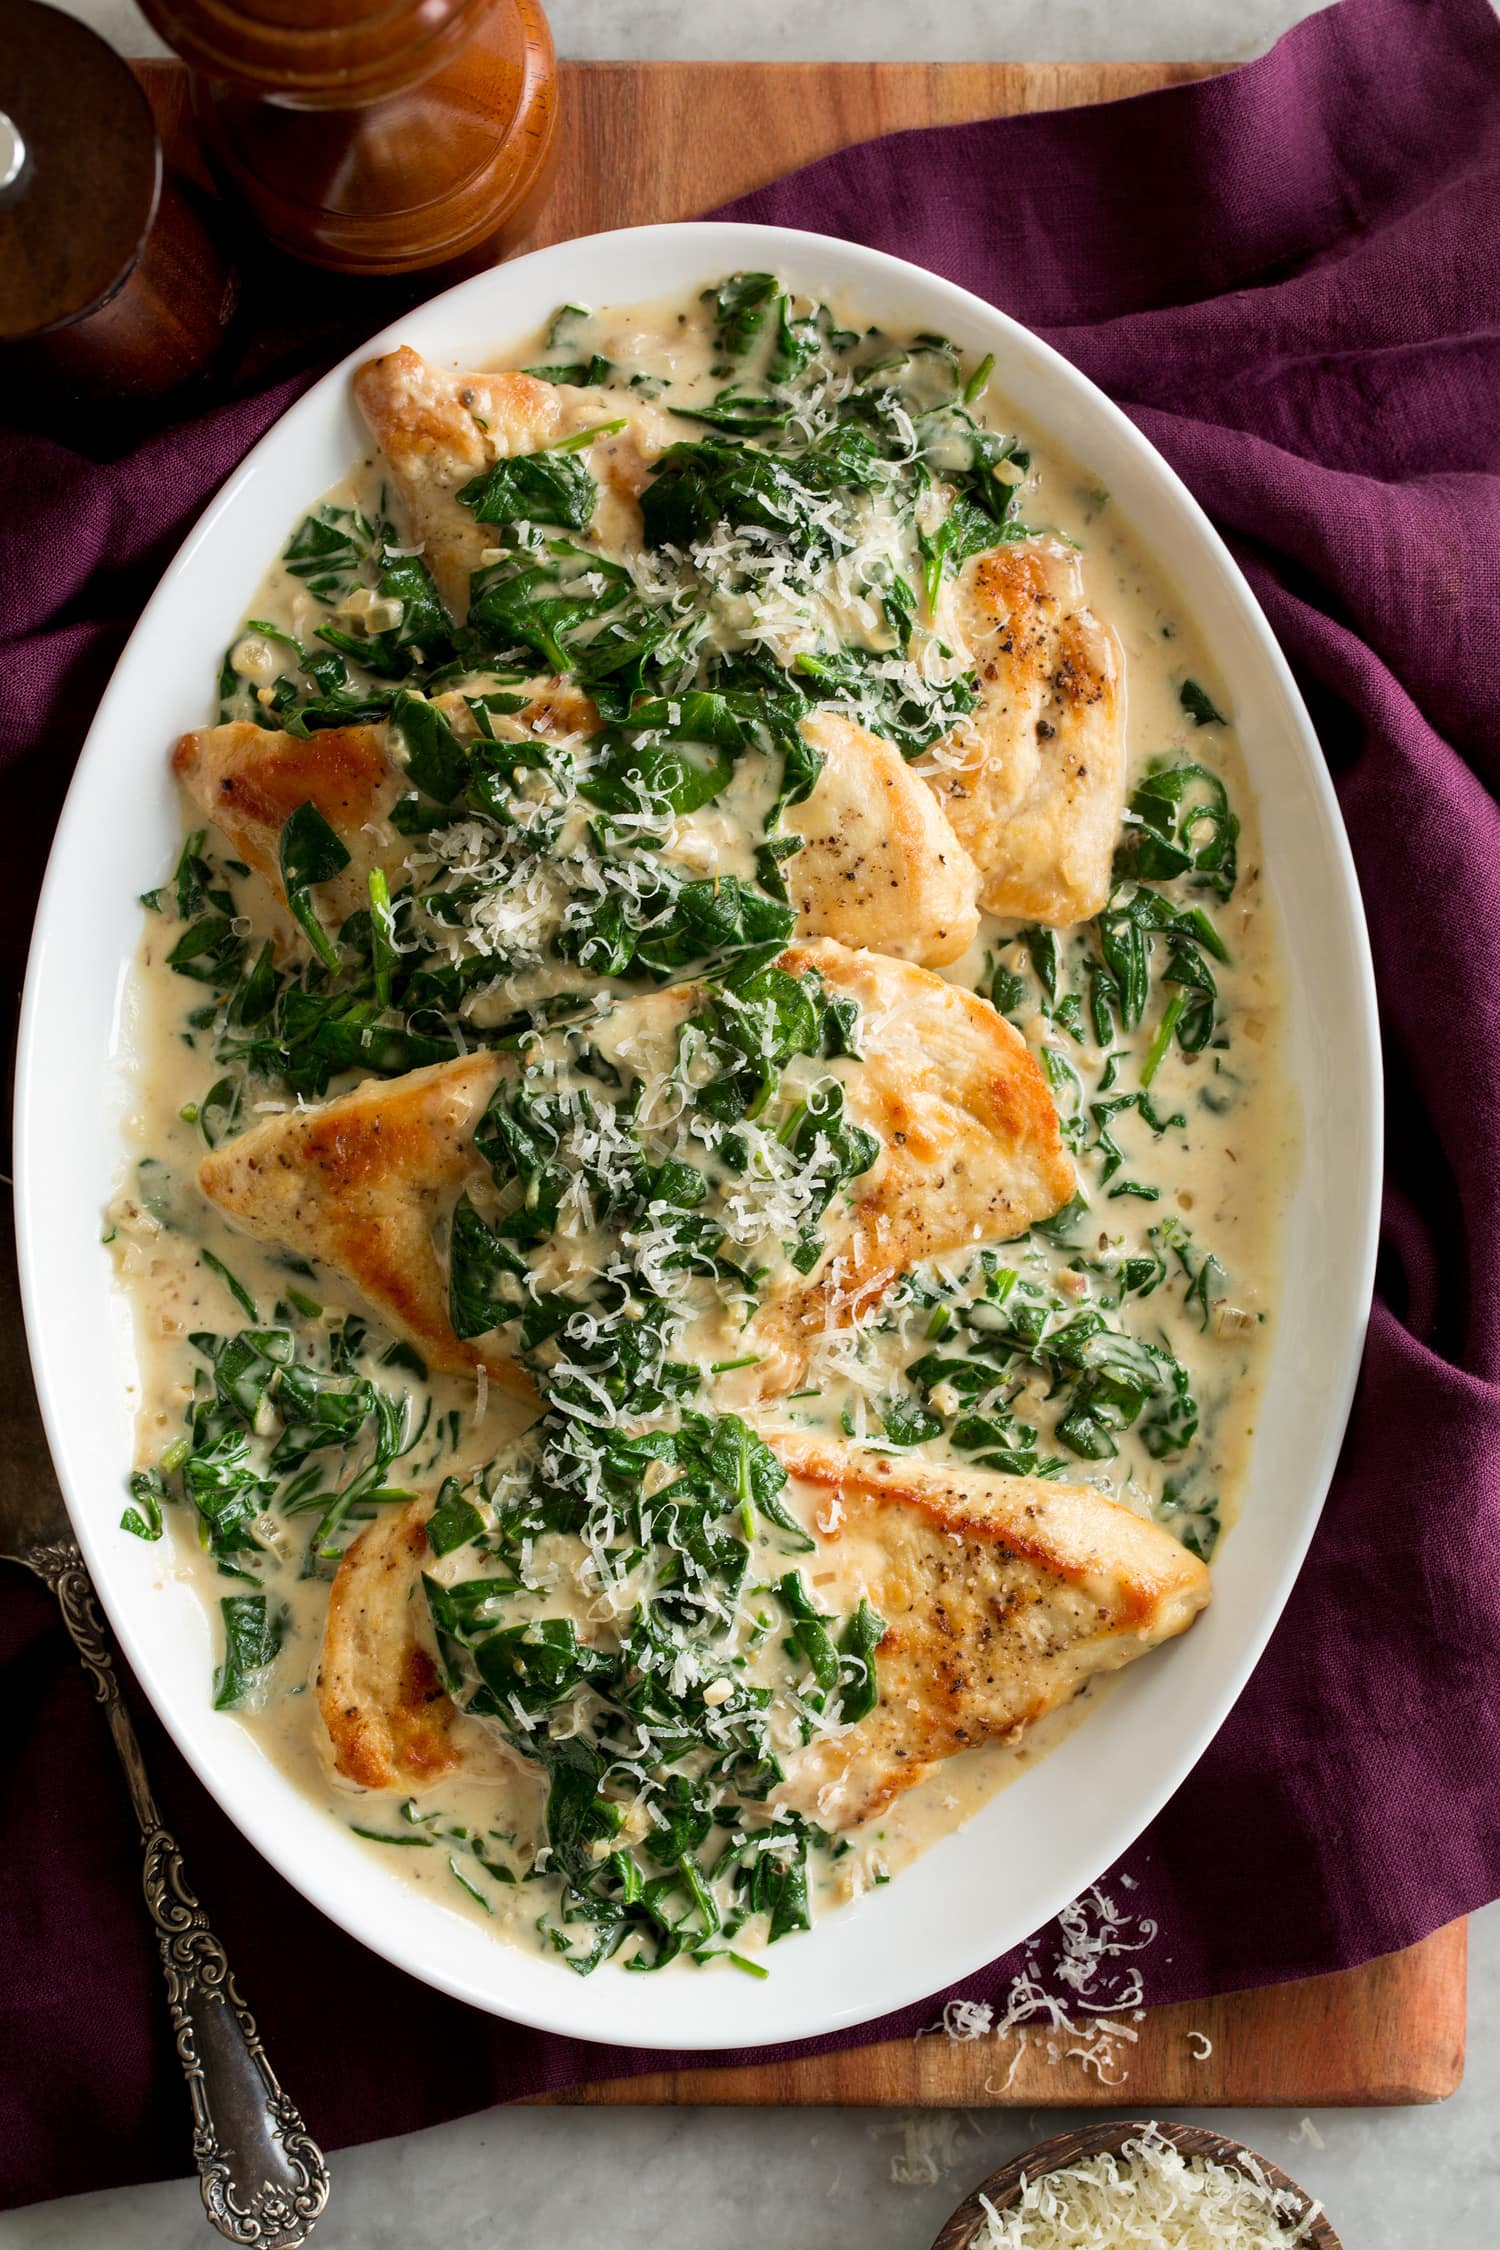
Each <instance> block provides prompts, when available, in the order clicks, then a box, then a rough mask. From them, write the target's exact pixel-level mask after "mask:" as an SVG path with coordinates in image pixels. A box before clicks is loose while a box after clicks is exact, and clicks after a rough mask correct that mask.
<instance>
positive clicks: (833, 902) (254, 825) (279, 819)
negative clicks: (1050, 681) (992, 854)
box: [172, 679, 979, 968]
mask: <svg viewBox="0 0 1500 2250" xmlns="http://www.w3.org/2000/svg"><path fill="white" fill-rule="evenodd" d="M526 692H527V693H528V694H529V695H530V697H531V701H530V702H529V703H528V704H527V705H526V707H525V708H524V709H523V710H521V711H517V712H502V713H498V714H488V717H489V726H490V730H491V732H492V733H493V734H494V735H495V736H496V737H498V738H499V739H500V740H502V741H522V740H524V739H525V738H526V737H528V736H531V737H536V738H543V739H548V740H552V741H563V740H568V739H575V738H576V739H582V738H585V737H587V736H589V735H592V734H594V733H596V732H597V731H598V728H599V724H600V721H599V714H598V712H597V710H596V709H595V707H594V705H593V703H592V702H591V700H590V699H589V697H588V696H586V695H585V694H583V692H582V691H581V690H580V689H578V688H576V687H573V686H571V685H570V684H569V683H568V682H566V681H563V680H559V679H538V680H532V681H530V682H528V683H527V687H526ZM434 706H435V708H436V709H437V710H439V711H441V712H442V714H443V717H444V718H445V719H446V720H447V722H448V724H449V726H450V727H452V729H453V731H454V733H455V735H456V736H457V737H458V739H459V740H460V741H461V742H467V741H470V740H472V739H473V738H474V736H475V735H476V734H477V733H478V731H479V729H478V723H477V721H476V720H475V717H474V714H473V712H472V710H471V709H470V707H469V704H468V702H467V700H466V699H465V697H464V696H463V695H462V694H461V693H459V692H458V691H456V690H455V691H451V692H449V693H448V694H445V695H440V696H437V697H436V698H434ZM394 732H395V730H393V729H392V727H390V726H389V725H388V724H386V723H385V722H381V723H379V724H377V725H373V726H353V727H325V728H321V729H319V730H318V731H317V732H316V733H314V734H312V735H309V736H308V737H306V738H305V739H304V738H303V737H301V736H298V735H292V734H282V733H278V732H276V731H274V730H272V729H269V728H265V727H258V726H255V725H252V724H251V723H250V722H249V721H247V720H236V721H232V722H230V723H229V724H227V725H224V726H217V727H201V728H199V729H197V730H196V731H195V732H194V733H192V734H185V735H183V736H181V737H180V739H179V740H178V741H177V743H176V744H175V745H174V747H173V751H172V768H173V771H174V773H175V774H176V775H177V778H178V780H179V781H180V782H181V783H182V785H183V787H184V789H186V791H187V793H188V795H189V796H190V797H191V798H192V800H193V803H194V804H195V805H196V806H197V807H198V809H199V811H200V812H202V813H203V814H204V815H205V817H206V818H207V819H209V820H212V821H213V822H214V824H215V826H216V827H218V828H219V829H220V830H221V831H222V832H223V834H224V835H225V836H226V837H227V838H228V840H229V842H230V843H231V844H232V845H233V847H234V849H235V851H236V852H237V854H238V855H239V857H240V858H241V859H243V860H244V861H245V862H246V864H247V865H248V866H250V867H253V868H254V869H255V871H256V873H257V874H258V875H261V876H263V877H264V879H265V881H266V882H267V883H269V885H270V887H271V889H272V890H273V891H274V892H275V894H276V895H277V897H278V898H281V897H282V885H281V874H280V867H279V863H278V856H277V855H278V849H279V842H280V835H281V830H282V828H283V826H284V825H285V823H286V821H287V820H288V819H289V818H290V817H291V815H292V814H293V813H294V812H295V811H296V810H297V808H298V806H299V805H302V804H307V803H311V804H313V805H316V807H317V809H318V811H319V812H320V813H321V814H322V815H323V818H324V819H325V820H326V821H327V822H328V825H329V826H330V828H332V829H333V831H334V833H335V835H336V836H338V838H339V839H340V841H341V842H342V843H343V845H344V846H345V848H346V850H347V851H348V853H349V855H350V859H349V865H348V866H347V867H346V868H345V869H343V871H342V872H341V873H340V874H338V875H336V876H335V877H334V878H333V880H332V881H331V882H329V883H326V884H322V885H319V886H317V887H316V888H315V890H314V892H313V900H314V904H315V906H316V907H317V909H318V910H319V911H320V913H321V914H322V917H323V919H324V921H325V922H328V923H330V924H331V925H332V926H333V927H334V928H337V927H338V925H339V923H340V922H342V921H343V919H344V918H345V916H346V915H348V914H350V913H352V912H353V911H354V909H355V908H356V907H359V906H363V905H365V904H367V903H368V881H369V875H370V870H371V869H372V868H374V867H379V868H380V869H382V870H383V872H384V873H385V875H386V877H387V880H388V881H389V883H390V886H391V889H392V891H395V890H397V889H399V888H400V886H401V884H402V883H403V882H404V881H405V880H406V875H407V853H408V851H409V850H410V845H409V842H408V841H407V839H405V838H404V837H402V836H400V835H399V834H398V833H397V831H396V830H395V829H394V828H393V827H392V826H391V825H390V819H389V815H390V811H391V807H392V806H393V805H394V804H395V802H396V799H397V798H398V797H399V796H400V795H401V794H402V791H403V790H404V789H405V787H406V780H405V771H404V768H403V766H402V763H401V756H400V750H399V744H398V743H397V742H396V741H395V740H394V739H393V735H394ZM803 732H804V733H805V734H806V735H807V737H808V739H809V740H810V741H811V742H813V743H814V745H815V746H816V747H817V748H818V749H819V750H821V751H822V753H823V758H824V763H823V768H822V771H821V772H820V774H819V775H818V778H817V780H816V782H815V783H814V785H813V788H812V792H811V794H810V795H809V796H808V798H807V799H806V800H805V801H804V802H803V803H802V804H800V805H796V806H793V807H791V808H790V809H789V811H788V812H787V813H786V814H785V816H784V825H785V826H786V827H787V828H788V829H790V830H792V831H793V832H794V833H796V834H797V835H799V836H802V837H803V838H804V839H805V841H804V843H803V846H802V849H801V850H800V851H799V852H798V853H797V854H796V856H795V857H794V858H793V859H792V860H790V861H789V862H788V863H787V880H788V884H789V888H790V891H791V896H792V902H793V904H794V905H795V907H796V908H797V926H798V935H799V936H802V937H833V938H840V939H842V940H843V942H844V943H845V944H846V945H856V946H869V947H870V948H872V949H873V950H874V951H876V952H880V953H888V954H892V955H894V956H896V957H897V958H898V959H901V960H908V961H920V962H922V963H924V964H925V965H926V966H928V967H930V968H937V967H941V966H942V965H943V964H945V963H947V962H949V961H955V960H957V959H958V957H959V955H960V954H961V953H963V952H964V951H965V949H966V948H967V947H968V945H969V944H970V943H971V942H972V940H973V938H974V935H975V932H976V930H977V929H978V927H979V913H978V909H977V907H976V906H975V903H974V894H975V891H976V888H977V886H978V877H977V875H976V874H975V871H974V866H973V862H972V861H971V860H970V858H969V855H968V853H967V852H966V851H965V850H964V848H963V846H962V845H961V844H960V843H959V842H958V840H957V838H956V837H955V836H954V834H953V832H952V830H951V829H950V827H949V826H948V822H947V820H946V818H945V817H944V814H943V811H942V808H941V806H940V805H938V804H937V802H936V801H935V800H934V798H933V796H932V794H931V792H930V791H929V790H928V789H927V788H926V787H925V786H924V784H923V783H922V782H921V780H919V779H918V777H917V775H916V774H914V773H913V771H912V770H911V768H910V767H909V766H908V765H907V764H906V762H905V760H904V759H903V758H902V757H901V756H900V754H899V753H898V752H897V751H895V750H893V749H892V748H891V746H890V744H889V743H886V742H882V741H880V739H879V738H878V737H877V736H875V735H872V734H866V733H865V732H864V731H863V729H862V728H859V727H856V726H852V725H851V724H850V723H849V721H848V720H847V719H843V718H840V717H839V716H838V715H837V714H836V713H833V712H815V713H814V714H812V716H811V717H809V718H808V719H806V720H805V721H804V722H803ZM284 903H285V900H284V898H283V904H284Z"/></svg>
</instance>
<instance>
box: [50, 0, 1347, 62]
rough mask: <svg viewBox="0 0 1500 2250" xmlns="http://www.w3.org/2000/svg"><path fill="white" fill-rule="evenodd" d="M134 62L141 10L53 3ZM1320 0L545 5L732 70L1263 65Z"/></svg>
mask: <svg viewBox="0 0 1500 2250" xmlns="http://www.w3.org/2000/svg"><path fill="white" fill-rule="evenodd" d="M57 4H58V5H60V6H62V7H64V8H66V9H67V10H68V12H69V13H70V14H71V15H75V16H82V17H83V19H84V21H85V22H86V23H91V24H93V25H94V26H95V28H96V29H97V30H99V31H102V32H103V33H104V35H105V37H106V38H107V39H111V40H113V42H114V44H115V45H116V46H117V47H118V48H120V49H121V50H122V52H123V53H125V54H127V55H160V54H165V52H166V49H165V48H164V47H163V46H162V44H161V42H160V41H159V40H158V39H157V37H156V35H155V34H154V32H152V31H151V29H150V28H149V26H148V25H147V23H146V22H145V20H144V18H143V17H142V15H141V13H140V10H139V9H138V8H137V7H136V5H135V0H57ZM1316 4H1317V0H1129V4H1128V5H1121V0H858V4H857V5H854V6H850V5H847V4H846V5H843V6H839V5H835V4H834V0H821V4H820V0H812V5H809V4H808V0H736V4H735V5H734V6H733V7H730V6H729V5H727V0H544V5H545V6H546V10H547V16H548V20H549V22H550V23H551V25H552V32H553V37H554V38H555V40H556V42H557V51H558V53H559V54H561V55H580V56H591V57H596V58H608V57H617V56H639V57H645V56H648V55H662V56H666V55H676V56H680V57H683V58H685V59H688V60H695V61H705V60H709V61H711V60H715V59H717V58H719V57H723V58H725V59H727V60H732V61H735V62H832V61H843V62H908V61H914V62H970V61H974V60H976V59H978V60H981V61H994V62H1128V61H1131V60H1142V61H1160V60H1163V59H1165V60H1167V61H1176V60H1181V59H1188V58H1200V59H1204V60H1211V61H1212V60H1219V59H1225V58H1229V59H1238V58H1241V57H1245V56H1250V55H1258V54H1259V53H1260V52H1261V50H1262V48H1264V47H1268V46H1269V45H1270V44H1271V41H1272V40H1273V39H1276V38H1278V37H1279V36H1280V34H1281V33H1282V32H1283V31H1285V30H1286V28H1287V26H1288V24H1293V23H1296V22H1298V21H1299V20H1300V18H1301V17H1303V16H1310V15H1311V14H1312V13H1313V12H1314V7H1315V6H1316Z"/></svg>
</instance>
